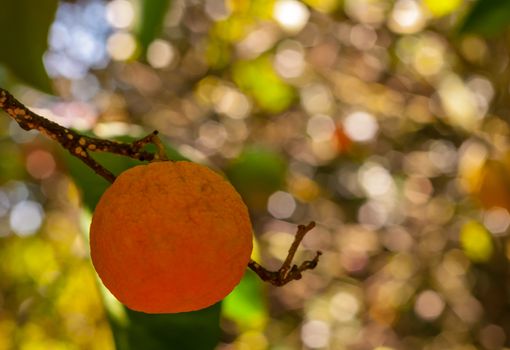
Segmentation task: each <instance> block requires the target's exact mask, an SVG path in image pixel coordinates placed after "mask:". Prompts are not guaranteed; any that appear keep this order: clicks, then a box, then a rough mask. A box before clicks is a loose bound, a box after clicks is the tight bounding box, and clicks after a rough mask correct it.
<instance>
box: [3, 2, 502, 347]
mask: <svg viewBox="0 0 510 350" xmlns="http://www.w3.org/2000/svg"><path fill="white" fill-rule="evenodd" d="M509 4H510V2H506V1H497V0H479V1H463V0H421V1H420V0H396V1H391V0H343V1H340V0H306V1H303V2H301V1H297V0H256V1H247V0H231V1H224V0H205V1H198V0H194V1H184V0H172V1H168V0H153V1H141V0H139V1H136V0H111V1H102V0H77V1H62V2H57V1H56V0H41V1H29V0H17V1H10V0H0V29H1V30H0V33H1V34H0V86H2V87H4V88H6V89H8V90H9V91H11V92H12V93H13V94H14V95H15V96H16V97H17V98H19V99H20V100H21V101H23V102H24V103H26V104H27V105H28V106H29V107H30V108H31V109H32V110H33V111H36V112H37V113H39V114H41V115H44V116H45V117H47V118H49V119H51V120H54V121H56V122H58V123H59V124H61V125H64V126H66V127H70V128H74V129H76V130H79V131H81V132H83V133H93V134H95V135H97V136H99V137H103V138H109V139H121V140H126V141H128V140H130V139H133V138H137V137H141V136H144V135H145V134H147V133H148V132H151V131H152V130H154V129H157V130H159V132H160V135H161V137H162V139H163V140H164V142H165V143H166V144H167V145H168V147H169V152H171V154H172V157H173V158H174V159H178V158H187V159H190V160H192V161H195V162H200V163H203V164H207V165H209V166H211V167H214V168H216V169H218V170H219V171H222V172H223V173H224V174H226V176H227V177H228V178H229V180H230V181H231V182H232V183H233V184H234V185H235V186H236V188H237V189H238V191H239V192H240V193H241V194H242V196H243V198H244V199H245V201H246V203H247V205H248V207H249V208H250V212H251V215H252V220H253V224H254V230H255V236H256V240H257V249H256V251H255V253H254V254H255V255H254V257H255V258H256V260H258V261H260V262H262V263H263V264H264V265H265V266H266V267H270V268H274V269H276V268H278V267H279V264H281V262H282V260H283V259H284V258H285V256H286V253H287V250H288V247H289V245H290V243H291V242H292V240H293V234H294V232H295V229H296V225H297V224H301V223H307V222H309V221H311V220H314V221H316V222H317V224H318V225H317V228H315V229H314V230H313V231H312V232H311V233H310V234H309V235H308V236H307V237H306V238H305V240H304V242H303V244H302V246H301V249H300V250H299V253H298V256H297V259H300V260H302V259H309V258H311V257H312V256H313V253H314V251H315V250H322V251H323V253H324V254H323V256H322V258H321V262H320V264H319V266H318V267H317V268H316V269H315V270H313V271H310V272H307V273H306V274H305V275H304V276H303V279H302V280H300V281H297V282H293V283H290V284H289V285H287V286H284V287H281V288H278V287H272V286H269V285H266V284H263V283H261V282H260V281H259V280H258V279H257V278H256V277H255V276H254V275H253V274H252V273H251V272H249V271H248V272H247V274H246V276H245V278H244V279H243V281H242V283H241V284H240V285H239V287H238V288H237V289H236V290H235V291H234V292H233V293H232V294H231V295H229V296H228V297H227V298H226V299H225V300H224V301H223V302H222V303H220V304H218V305H215V306H213V307H211V308H209V309H206V310H203V311H199V312H193V313H187V314H178V315H145V314H141V313H136V312H132V311H130V310H127V309H125V308H124V307H122V305H120V304H119V303H117V302H116V301H115V299H114V298H113V297H112V296H110V295H108V293H107V292H106V291H105V290H104V288H103V287H102V286H101V285H100V282H99V281H98V279H97V277H96V275H95V272H94V270H93V269H92V266H91V263H90V259H89V254H88V243H87V231H88V225H89V222H90V216H91V212H92V210H93V208H94V205H95V203H96V202H97V199H98V197H99V196H100V194H101V193H102V191H103V190H104V189H105V188H106V186H107V185H108V184H107V183H106V182H105V181H104V180H103V179H102V178H100V177H99V176H97V175H95V174H94V173H93V172H92V171H90V170H89V169H87V168H86V167H84V166H83V165H81V164H80V163H79V161H76V160H73V159H71V157H69V156H68V155H66V154H65V152H63V151H62V150H61V149H60V147H59V145H58V144H56V143H54V142H52V141H50V140H48V139H46V138H44V137H43V136H41V135H39V134H38V133H37V132H26V131H23V130H21V129H20V128H19V127H18V126H17V125H16V124H15V123H14V122H13V121H11V120H10V119H9V118H8V116H7V115H6V114H5V113H1V115H0V293H1V294H0V349H2V350H3V349H114V348H117V349H218V350H232V349H240V350H263V349H278V350H291V349H335V350H336V349H339V350H342V349H353V350H365V349H367V350H368V349H376V350H399V349H410V350H413V349H427V350H444V349H453V350H475V349H488V350H496V349H508V348H510V305H509V302H510V290H509V288H510V285H509V282H510V276H509V259H510V241H509V240H508V232H509V231H508V228H509V225H510V214H509V210H510V153H509V146H510V144H509V134H510V125H509V116H510V108H509V88H510V85H509V82H510V67H509V57H510V52H509V51H510V46H509V43H510V36H509V32H508V24H509V23H510V5H509ZM98 159H99V160H100V161H101V162H102V163H103V164H104V165H105V166H106V167H107V168H108V169H110V170H112V171H114V172H115V173H119V172H120V171H122V170H123V169H126V168H127V167H129V166H132V165H134V164H136V162H134V161H132V160H127V159H123V158H120V157H117V156H110V155H100V156H98ZM505 346H507V348H505Z"/></svg>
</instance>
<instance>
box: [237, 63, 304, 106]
mask: <svg viewBox="0 0 510 350" xmlns="http://www.w3.org/2000/svg"><path fill="white" fill-rule="evenodd" d="M232 74H233V78H234V81H235V82H236V84H237V85H238V86H239V87H240V88H241V90H243V91H245V92H246V93H248V94H250V95H251V96H253V98H254V99H255V101H257V103H258V105H259V106H260V107H261V108H262V109H264V110H266V111H268V112H272V113H278V112H281V111H283V110H285V109H287V108H288V107H289V106H290V104H291V103H292V101H293V100H294V98H295V92H294V89H293V88H292V87H291V86H290V85H288V84H287V83H285V82H284V81H283V80H282V79H281V78H280V77H279V76H278V75H277V74H276V73H275V71H274V69H273V64H272V62H271V59H270V57H269V56H267V55H266V56H261V57H259V58H256V59H255V60H251V61H238V62H237V63H236V64H235V65H234V67H233V68H232Z"/></svg>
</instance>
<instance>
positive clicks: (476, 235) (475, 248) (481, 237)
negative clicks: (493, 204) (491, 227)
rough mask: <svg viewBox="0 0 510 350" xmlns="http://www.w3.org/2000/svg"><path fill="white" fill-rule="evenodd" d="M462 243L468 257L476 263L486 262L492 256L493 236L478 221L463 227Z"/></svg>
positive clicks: (461, 233)
mask: <svg viewBox="0 0 510 350" xmlns="http://www.w3.org/2000/svg"><path fill="white" fill-rule="evenodd" d="M460 243H461V246H462V249H463V250H464V253H465V254H466V256H467V257H468V258H469V259H471V260H472V261H474V262H485V261H488V260H489V259H490V257H491V256H492V252H493V245H492V238H491V235H490V233H489V232H488V231H487V230H486V229H485V227H483V226H482V225H481V224H480V223H478V222H476V221H469V222H467V223H466V224H464V226H462V229H461V232H460Z"/></svg>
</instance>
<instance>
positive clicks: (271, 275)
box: [248, 221, 322, 287]
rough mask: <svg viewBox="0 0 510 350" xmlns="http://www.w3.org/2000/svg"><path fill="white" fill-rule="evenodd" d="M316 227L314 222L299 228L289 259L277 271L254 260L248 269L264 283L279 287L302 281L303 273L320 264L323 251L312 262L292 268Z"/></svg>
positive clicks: (288, 255)
mask: <svg viewBox="0 0 510 350" xmlns="http://www.w3.org/2000/svg"><path fill="white" fill-rule="evenodd" d="M314 227H315V222H313V221H312V222H310V223H309V224H308V225H299V226H298V229H297V232H296V236H295V237H294V242H292V245H291V246H290V248H289V252H288V254H287V258H286V259H285V261H284V262H283V264H282V266H281V267H280V268H279V269H278V270H277V271H269V270H267V269H266V268H265V267H263V266H261V265H260V264H259V263H257V262H256V261H254V260H250V262H249V263H248V267H249V268H250V269H252V270H253V271H254V272H255V273H256V274H257V275H258V276H259V277H260V279H262V280H263V281H266V282H269V283H271V284H273V285H275V286H279V287H280V286H283V285H285V284H287V283H289V282H290V281H293V280H299V279H301V277H302V273H303V271H306V270H312V269H314V268H315V267H316V266H317V264H318V263H319V257H320V256H321V255H322V252H321V251H317V253H316V254H315V257H314V258H313V259H312V260H306V261H303V262H302V263H301V265H299V266H298V265H292V266H291V264H292V260H293V259H294V255H296V251H297V249H298V247H299V245H300V244H301V241H302V240H303V238H304V237H305V235H306V234H307V233H308V232H310V231H311V230H312V229H313V228H314Z"/></svg>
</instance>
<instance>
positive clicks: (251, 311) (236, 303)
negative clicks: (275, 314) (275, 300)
mask: <svg viewBox="0 0 510 350" xmlns="http://www.w3.org/2000/svg"><path fill="white" fill-rule="evenodd" d="M262 296H263V282H262V281H261V280H260V279H259V278H258V277H257V275H256V274H255V273H254V272H252V271H251V270H246V273H245V274H244V276H243V279H242V280H241V283H239V284H238V285H237V287H236V288H235V289H234V290H233V291H232V293H230V294H229V295H228V296H227V297H226V298H225V299H224V300H223V309H222V313H223V316H225V317H227V318H229V319H231V320H233V321H234V322H236V323H237V325H238V326H239V328H240V329H244V330H246V329H262V328H263V327H264V326H265V324H266V322H267V319H268V310H267V305H266V303H265V302H264V298H263V297H262Z"/></svg>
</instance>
